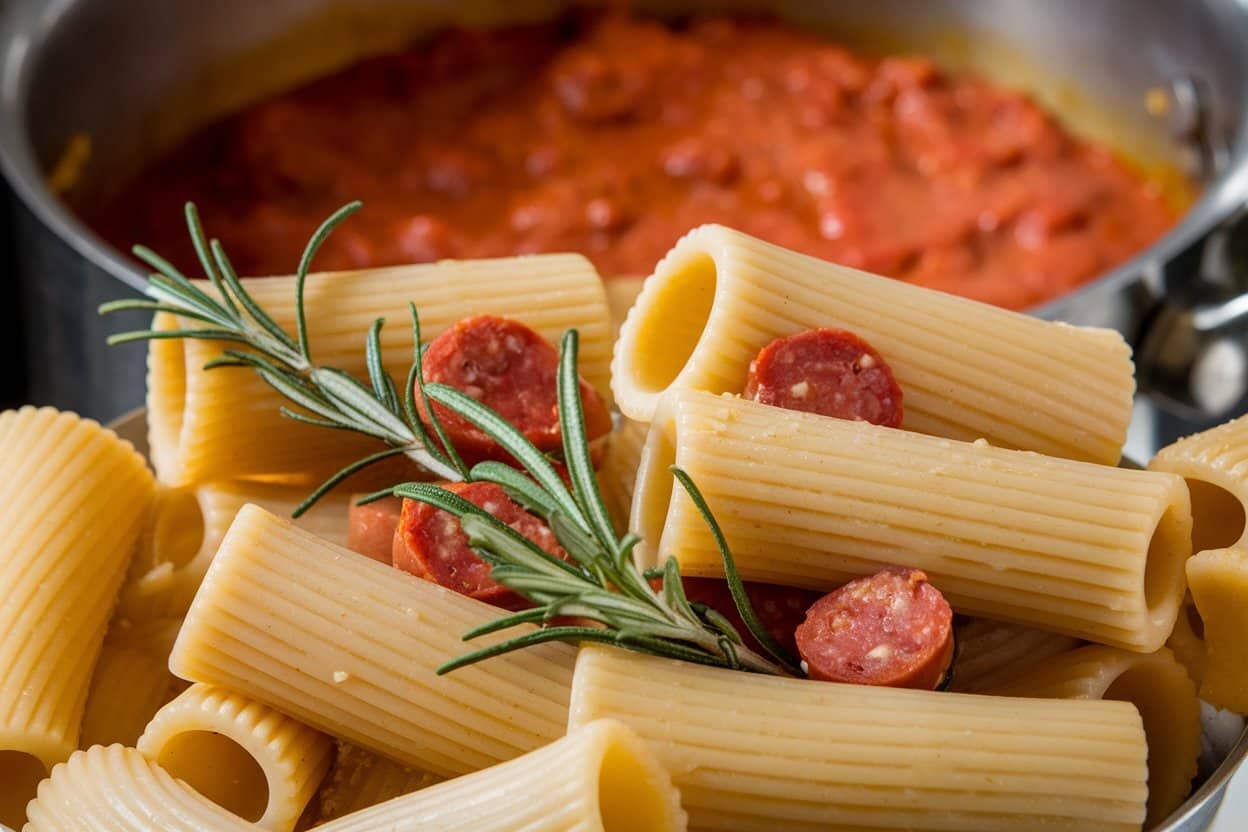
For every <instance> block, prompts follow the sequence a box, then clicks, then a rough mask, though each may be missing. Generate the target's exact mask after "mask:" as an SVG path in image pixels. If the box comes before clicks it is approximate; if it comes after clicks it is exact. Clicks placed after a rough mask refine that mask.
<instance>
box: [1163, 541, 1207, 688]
mask: <svg viewBox="0 0 1248 832" xmlns="http://www.w3.org/2000/svg"><path fill="white" fill-rule="evenodd" d="M1188 562H1189V563H1190V562H1191V561H1188ZM1204 633H1205V626H1204V622H1203V621H1201V620H1200V612H1199V611H1198V610H1197V609H1196V604H1195V603H1194V602H1193V601H1192V594H1191V593H1190V592H1189V593H1188V594H1187V597H1185V598H1184V599H1183V606H1182V607H1180V608H1179V617H1178V618H1177V619H1175V621H1174V632H1173V633H1171V634H1170V638H1168V639H1167V640H1166V647H1168V648H1170V652H1172V653H1174V657H1175V659H1177V660H1178V662H1179V664H1181V665H1183V667H1185V668H1187V675H1188V676H1190V677H1192V681H1193V682H1195V683H1196V685H1197V686H1199V685H1200V683H1201V680H1202V679H1203V678H1204V676H1205V635H1204Z"/></svg>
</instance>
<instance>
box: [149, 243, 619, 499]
mask: <svg viewBox="0 0 1248 832" xmlns="http://www.w3.org/2000/svg"><path fill="white" fill-rule="evenodd" d="M245 284H246V286H247V289H248V291H249V292H251V294H252V295H253V296H254V297H255V299H256V301H257V302H258V303H259V304H260V306H261V307H263V308H264V309H265V310H266V311H267V312H268V313H269V314H270V315H271V316H272V317H273V319H274V320H276V321H277V322H278V323H279V324H280V325H281V326H283V327H284V328H285V329H286V330H287V331H288V332H291V333H293V332H294V331H295V329H294V302H295V289H294V278H289V277H285V278H264V279H262V280H248V281H245ZM409 301H411V302H414V303H415V304H416V306H417V307H418V309H419V311H420V316H421V323H422V335H423V336H424V337H425V338H426V339H429V338H433V337H435V336H436V335H438V334H439V333H440V332H442V331H443V330H445V329H446V328H448V327H449V326H450V325H451V324H453V323H454V322H455V321H457V320H459V319H460V318H464V317H467V316H469V315H479V314H492V315H502V316H505V317H509V318H514V319H516V320H519V321H522V322H523V323H526V324H528V325H529V326H531V327H533V329H535V330H537V331H538V332H539V333H541V334H542V335H543V336H544V337H545V338H546V339H547V340H549V341H550V342H551V343H552V344H558V343H559V339H560V338H561V337H562V335H563V333H564V331H565V330H567V329H571V328H575V329H577V330H579V331H580V335H581V348H580V369H581V374H582V375H583V376H584V377H585V378H586V380H588V381H589V382H590V383H591V384H593V385H594V386H595V387H596V388H598V390H599V391H600V392H602V393H603V395H604V396H605V395H606V394H607V380H608V363H609V361H610V350H611V326H610V319H609V313H608V311H607V301H606V295H605V292H604V290H603V287H602V281H601V280H600V279H599V278H598V275H597V273H596V272H595V271H594V269H593V267H592V266H591V265H590V264H589V262H588V261H587V260H585V258H583V257H580V256H577V255H566V254H558V255H542V256H529V257H511V258H502V259H497V260H470V261H444V262H441V263H434V264H429V265H419V266H397V267H392V268H384V269H369V270H365V271H355V272H337V273H332V274H317V275H312V276H311V277H309V278H308V283H307V294H306V309H307V319H308V327H309V337H310V340H311V347H312V355H313V358H314V359H315V361H316V363H317V364H318V365H319V366H324V367H336V368H338V369H340V370H345V371H347V372H350V373H354V374H356V375H358V376H360V377H363V376H364V373H365V364H364V360H365V359H364V334H365V333H367V332H368V328H369V326H370V325H371V324H372V322H373V320H374V319H375V318H378V317H385V318H386V319H387V321H388V322H389V323H388V325H387V327H386V328H385V330H384V331H383V332H382V336H381V337H382V353H383V357H384V359H385V362H386V366H387V367H388V368H389V369H390V372H391V373H394V374H395V376H396V378H395V381H396V383H399V382H402V381H403V376H405V374H406V370H407V367H408V365H409V364H410V363H411V357H412V355H411V353H412V330H411V324H410V316H409V314H408V302H409ZM157 325H158V327H163V328H170V329H172V328H177V327H179V326H183V325H188V322H182V323H178V322H176V321H174V320H172V319H170V318H169V317H167V316H164V315H161V316H158V317H157ZM189 325H196V324H195V322H193V321H192V322H189ZM221 350H222V344H220V343H217V342H211V341H201V340H194V339H188V340H172V339H170V340H155V341H152V343H151V348H150V353H149V357H148V420H149V424H150V431H149V432H150V444H151V452H152V462H153V464H154V465H155V466H156V471H157V474H158V475H159V477H160V480H161V481H162V482H165V483H167V484H170V485H187V484H196V483H201V482H208V481H211V480H219V479H229V478H238V477H247V476H253V475H257V474H289V473H298V474H304V475H307V476H310V477H318V476H324V475H328V474H329V473H332V472H333V471H335V470H337V469H338V468H340V467H342V465H344V464H345V463H347V462H350V461H353V460H355V459H358V458H360V457H362V456H365V455H366V454H368V453H371V452H373V451H376V450H378V449H379V445H378V443H377V442H376V441H375V440H371V439H367V438H363V437H360V436H358V435H355V434H352V433H349V432H346V431H334V430H326V429H324V428H318V427H313V426H310V425H304V424H300V423H297V422H293V421H292V420H290V419H286V418H283V417H282V416H281V414H280V413H279V407H281V406H282V405H283V404H284V403H285V400H284V399H282V397H281V396H279V395H278V394H277V393H276V392H274V391H273V390H272V389H271V388H269V387H268V386H267V385H266V384H265V383H264V382H263V381H262V380H261V379H260V378H259V377H258V376H257V375H256V374H255V373H254V372H252V371H251V370H249V369H238V368H235V369H216V370H204V369H202V368H203V366H204V364H205V363H206V362H208V361H210V360H212V359H213V358H216V357H218V356H219V355H220V354H221Z"/></svg>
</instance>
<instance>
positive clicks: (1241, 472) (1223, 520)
mask: <svg viewBox="0 0 1248 832" xmlns="http://www.w3.org/2000/svg"><path fill="white" fill-rule="evenodd" d="M1148 467H1149V469H1151V470H1153V471H1167V472H1169V473H1172V474H1178V475H1179V476H1181V477H1185V478H1186V479H1187V484H1188V487H1189V488H1190V489H1191V492H1192V549H1193V551H1196V552H1199V551H1202V550H1204V549H1224V548H1230V547H1244V546H1245V545H1248V530H1246V529H1245V528H1244V508H1245V506H1246V505H1248V416H1241V417H1240V418H1238V419H1236V420H1234V421H1232V422H1227V423H1226V424H1224V425H1220V426H1218V427H1216V428H1211V429H1210V430H1207V431H1205V432H1203V433H1197V434H1194V435H1192V436H1189V437H1187V438H1186V439H1180V440H1179V441H1178V442H1175V443H1174V444H1172V445H1168V446H1167V447H1165V448H1163V449H1162V450H1161V451H1160V452H1159V453H1158V454H1157V456H1156V457H1154V458H1153V460H1152V462H1150V463H1149V464H1148Z"/></svg>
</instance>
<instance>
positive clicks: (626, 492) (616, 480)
mask: <svg viewBox="0 0 1248 832" xmlns="http://www.w3.org/2000/svg"><path fill="white" fill-rule="evenodd" d="M649 429H650V426H649V425H644V424H642V423H641V422H634V421H633V420H632V419H621V424H620V426H619V427H618V428H617V429H616V431H615V432H614V433H613V434H611V443H610V444H609V445H608V446H607V455H606V458H605V459H604V460H603V462H602V467H601V468H600V469H599V471H598V482H599V485H600V487H601V488H602V496H603V499H604V500H605V501H606V504H607V508H608V510H609V511H610V512H611V517H612V519H613V520H615V521H616V524H617V526H619V527H621V528H625V527H627V526H628V515H629V512H630V510H631V509H632V505H633V489H634V487H635V486H636V484H637V468H638V466H639V465H640V464H641V451H642V449H643V448H644V447H645V444H646V434H647V433H648V432H649Z"/></svg>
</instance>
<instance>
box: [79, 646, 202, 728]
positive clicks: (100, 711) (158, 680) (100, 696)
mask: <svg viewBox="0 0 1248 832" xmlns="http://www.w3.org/2000/svg"><path fill="white" fill-rule="evenodd" d="M168 655H169V654H168V652H167V651H166V652H165V654H164V655H162V656H158V655H154V654H153V653H149V652H147V651H145V650H141V649H139V648H137V647H129V646H125V645H119V644H113V643H110V642H108V641H105V642H104V648H103V650H101V652H100V659H99V661H98V662H96V664H95V672H94V673H92V674H91V687H90V689H89V691H88V692H87V704H86V708H85V710H84V711H83V715H82V732H81V736H80V738H79V741H78V744H79V747H81V748H90V747H91V746H93V745H114V744H121V745H134V744H135V743H136V742H138V740H139V736H140V735H141V734H142V733H143V729H144V728H145V727H146V726H147V723H148V722H150V721H151V719H152V717H153V716H155V715H156V712H157V711H159V710H160V709H161V707H162V706H163V705H164V704H165V703H166V702H168V701H169V700H170V699H172V698H173V697H175V696H176V695H177V694H178V693H179V691H180V689H181V687H182V685H181V684H180V680H178V679H176V678H174V676H173V674H171V673H170V672H169V660H168Z"/></svg>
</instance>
